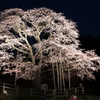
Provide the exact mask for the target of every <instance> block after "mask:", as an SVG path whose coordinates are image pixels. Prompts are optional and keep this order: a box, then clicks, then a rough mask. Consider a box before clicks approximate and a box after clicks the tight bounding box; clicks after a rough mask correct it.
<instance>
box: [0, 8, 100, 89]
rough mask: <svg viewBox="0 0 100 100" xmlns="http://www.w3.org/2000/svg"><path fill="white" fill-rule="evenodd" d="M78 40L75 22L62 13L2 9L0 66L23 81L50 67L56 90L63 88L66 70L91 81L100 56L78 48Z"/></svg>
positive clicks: (99, 63)
mask: <svg viewBox="0 0 100 100" xmlns="http://www.w3.org/2000/svg"><path fill="white" fill-rule="evenodd" d="M78 37H79V33H78V30H77V29H76V24H75V22H73V21H71V20H68V19H66V18H65V17H64V16H63V14H62V13H56V12H53V11H52V10H50V9H47V8H37V9H36V8H35V9H32V10H27V11H23V10H21V9H18V8H15V9H9V10H5V11H3V12H1V14H0V64H1V66H2V67H3V68H4V69H3V70H4V72H5V73H7V72H8V73H12V72H17V77H22V78H25V79H34V77H35V76H36V75H35V72H36V70H39V69H40V68H41V67H46V66H48V65H49V66H52V72H53V79H54V84H55V85H54V86H56V83H55V72H54V70H55V69H56V71H57V85H58V88H62V87H64V88H65V84H64V74H65V72H66V71H70V70H75V74H76V75H78V76H79V77H81V78H84V77H88V78H94V75H93V72H94V71H97V70H98V69H99V65H100V57H98V56H97V55H96V54H95V53H94V51H84V50H82V49H80V48H79V45H80V44H79V40H78ZM37 76H38V75H37Z"/></svg>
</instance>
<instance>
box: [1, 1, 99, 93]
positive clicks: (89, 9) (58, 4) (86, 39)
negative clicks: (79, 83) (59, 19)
mask: <svg viewBox="0 0 100 100" xmlns="http://www.w3.org/2000/svg"><path fill="white" fill-rule="evenodd" d="M39 7H46V8H50V9H52V10H54V11H56V12H58V13H59V12H60V13H64V15H65V16H66V18H68V19H72V20H73V21H74V22H76V23H77V28H78V30H79V34H80V41H81V44H82V45H81V46H80V47H81V48H85V49H86V50H91V49H95V51H96V53H97V54H98V55H99V56H100V3H99V0H98V1H97V0H86V1H85V0H0V11H3V10H5V9H10V8H22V9H23V10H27V9H32V8H39ZM95 75H96V81H95V80H89V81H88V80H85V81H83V84H84V85H85V87H86V89H87V91H89V92H91V91H93V93H100V92H99V90H100V87H99V85H100V79H99V77H100V72H99V73H95ZM87 87H88V88H87Z"/></svg>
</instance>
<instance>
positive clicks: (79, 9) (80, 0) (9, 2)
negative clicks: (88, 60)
mask: <svg viewBox="0 0 100 100" xmlns="http://www.w3.org/2000/svg"><path fill="white" fill-rule="evenodd" d="M89 1H90V2H89ZM15 7H17V8H22V9H24V10H27V9H32V8H39V7H46V8H50V9H52V10H54V11H56V12H61V13H64V15H65V16H66V18H68V19H72V20H73V21H74V22H76V23H77V28H78V30H79V34H81V35H83V36H87V35H92V36H99V37H100V25H99V24H100V3H99V0H98V2H97V1H96V0H86V1H85V0H0V11H3V10H5V9H9V8H15Z"/></svg>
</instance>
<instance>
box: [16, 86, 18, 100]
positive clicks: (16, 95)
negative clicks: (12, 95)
mask: <svg viewBox="0 0 100 100" xmlns="http://www.w3.org/2000/svg"><path fill="white" fill-rule="evenodd" d="M17 96H18V86H17V87H16V100H17Z"/></svg>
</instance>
